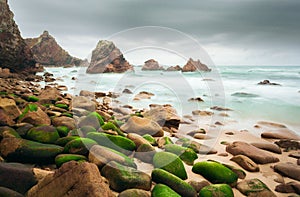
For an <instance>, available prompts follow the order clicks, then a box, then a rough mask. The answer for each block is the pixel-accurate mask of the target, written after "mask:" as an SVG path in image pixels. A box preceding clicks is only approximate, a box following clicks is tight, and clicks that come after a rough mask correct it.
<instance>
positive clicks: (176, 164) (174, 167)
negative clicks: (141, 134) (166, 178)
mask: <svg viewBox="0 0 300 197" xmlns="http://www.w3.org/2000/svg"><path fill="white" fill-rule="evenodd" d="M153 165H154V167H155V168H161V169H164V170H166V171H168V172H170V173H172V174H174V175H175V176H178V177H179V178H181V179H183V180H185V179H187V174H186V171H185V168H184V165H183V163H182V161H181V159H180V158H179V157H178V156H177V155H175V154H173V153H168V152H158V153H156V154H155V155H154V157H153Z"/></svg>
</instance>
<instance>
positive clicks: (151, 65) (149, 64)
mask: <svg viewBox="0 0 300 197" xmlns="http://www.w3.org/2000/svg"><path fill="white" fill-rule="evenodd" d="M142 70H164V68H163V67H162V66H160V65H159V64H158V62H157V61H156V60H154V59H150V60H147V61H145V64H144V66H143V67H142Z"/></svg>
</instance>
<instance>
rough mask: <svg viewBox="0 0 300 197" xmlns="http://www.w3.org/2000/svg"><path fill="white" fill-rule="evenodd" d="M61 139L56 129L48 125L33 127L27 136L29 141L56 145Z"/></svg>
mask: <svg viewBox="0 0 300 197" xmlns="http://www.w3.org/2000/svg"><path fill="white" fill-rule="evenodd" d="M59 137H60V136H59V134H58V132H57V130H56V128H55V127H53V126H48V125H42V126H37V127H33V128H31V129H30V130H29V131H28V132H27V134H26V138H27V139H29V140H33V141H37V142H41V143H46V144H54V143H55V142H56V140H58V139H59Z"/></svg>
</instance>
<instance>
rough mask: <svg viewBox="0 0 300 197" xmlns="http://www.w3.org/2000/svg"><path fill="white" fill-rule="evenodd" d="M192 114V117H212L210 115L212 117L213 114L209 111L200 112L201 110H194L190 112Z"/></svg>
mask: <svg viewBox="0 0 300 197" xmlns="http://www.w3.org/2000/svg"><path fill="white" fill-rule="evenodd" d="M192 114H193V115H194V116H212V115H214V113H213V112H210V111H201V110H194V111H192Z"/></svg>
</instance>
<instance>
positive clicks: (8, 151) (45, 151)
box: [0, 138, 63, 163]
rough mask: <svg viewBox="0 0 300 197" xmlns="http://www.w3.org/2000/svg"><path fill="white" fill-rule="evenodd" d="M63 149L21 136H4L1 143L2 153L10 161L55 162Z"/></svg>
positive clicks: (0, 149)
mask: <svg viewBox="0 0 300 197" xmlns="http://www.w3.org/2000/svg"><path fill="white" fill-rule="evenodd" d="M62 151H63V147H61V146H57V145H53V144H42V143H39V142H34V141H29V140H25V139H20V138H4V139H3V140H2V141H1V143H0V153H1V155H2V156H3V157H5V158H6V159H7V160H8V161H17V162H29V163H34V162H37V163H53V162H54V158H55V157H56V155H58V154H60V153H61V152H62Z"/></svg>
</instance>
